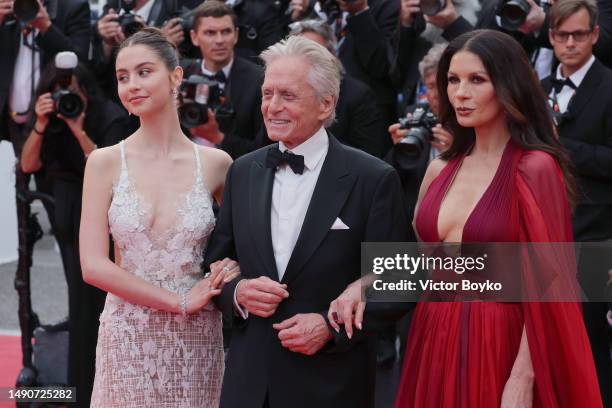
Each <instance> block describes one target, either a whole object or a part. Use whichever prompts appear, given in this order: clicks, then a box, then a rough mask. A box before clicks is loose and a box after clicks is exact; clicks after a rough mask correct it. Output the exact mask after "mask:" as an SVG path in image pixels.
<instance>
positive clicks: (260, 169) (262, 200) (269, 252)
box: [249, 145, 278, 280]
mask: <svg viewBox="0 0 612 408" xmlns="http://www.w3.org/2000/svg"><path fill="white" fill-rule="evenodd" d="M273 148H277V147H276V145H274V146H273ZM263 157H265V155H263ZM249 177H250V180H249V189H250V191H249V199H250V201H249V202H250V204H251V205H250V209H249V211H250V215H249V220H250V231H251V235H252V236H251V240H252V242H253V243H254V245H255V247H256V248H257V252H259V256H260V257H261V259H262V261H263V264H264V267H265V270H266V272H267V276H268V277H269V278H271V279H274V280H278V272H277V270H276V262H275V261H274V250H273V249H272V231H271V223H270V206H271V204H272V186H273V185H274V169H271V168H267V167H265V165H264V163H263V160H262V161H258V160H254V161H253V162H252V163H251V172H250V176H249Z"/></svg>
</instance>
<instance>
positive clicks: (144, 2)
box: [92, 0, 201, 131]
mask: <svg viewBox="0 0 612 408" xmlns="http://www.w3.org/2000/svg"><path fill="white" fill-rule="evenodd" d="M200 3H201V0H109V1H108V2H107V3H106V4H105V5H104V13H103V16H102V17H101V18H100V19H99V20H98V21H97V23H96V29H95V32H94V41H93V58H92V64H93V66H94V70H95V73H96V76H97V77H98V78H99V81H100V85H101V87H102V89H104V90H107V92H108V96H109V97H110V98H111V99H112V100H113V101H115V102H118V101H119V98H118V96H117V82H116V79H115V52H116V49H117V47H118V45H119V44H121V42H122V41H123V40H124V39H125V38H126V37H129V36H130V35H132V34H134V33H135V32H136V31H138V30H140V29H141V28H143V27H146V26H152V27H158V28H160V29H161V30H162V32H163V33H164V35H165V36H166V37H167V38H168V39H169V40H170V41H172V42H173V43H174V44H175V45H176V46H177V47H179V50H180V51H181V54H182V55H194V52H197V50H195V49H194V48H193V46H192V44H191V42H190V41H189V38H188V30H189V28H190V20H189V19H186V18H182V17H181V15H185V14H186V11H188V10H190V9H192V8H194V7H196V6H197V5H198V4H200ZM132 122H133V123H132V124H131V126H132V129H133V130H134V131H135V130H136V128H137V127H138V124H139V121H138V119H136V118H134V119H132Z"/></svg>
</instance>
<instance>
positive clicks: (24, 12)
mask: <svg viewBox="0 0 612 408" xmlns="http://www.w3.org/2000/svg"><path fill="white" fill-rule="evenodd" d="M39 10H40V6H39V5H38V2H37V1H36V0H15V3H13V14H15V17H17V19H19V20H20V21H21V22H23V23H26V24H27V23H29V22H30V21H32V20H34V19H35V18H36V15H37V14H38V11H39Z"/></svg>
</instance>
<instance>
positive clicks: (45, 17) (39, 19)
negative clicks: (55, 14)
mask: <svg viewBox="0 0 612 408" xmlns="http://www.w3.org/2000/svg"><path fill="white" fill-rule="evenodd" d="M37 1H38V6H39V9H38V14H37V15H36V18H35V19H34V20H32V22H31V23H30V25H31V26H32V27H34V28H38V31H40V32H41V33H43V34H44V33H46V32H47V30H48V29H49V27H51V19H50V18H49V13H47V9H46V8H45V6H44V5H43V3H42V0H37Z"/></svg>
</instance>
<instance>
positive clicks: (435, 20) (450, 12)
mask: <svg viewBox="0 0 612 408" xmlns="http://www.w3.org/2000/svg"><path fill="white" fill-rule="evenodd" d="M458 18H459V13H457V10H456V9H455V6H454V5H453V0H446V6H444V8H443V9H442V10H440V12H439V13H438V14H435V15H433V16H425V21H427V22H428V23H431V24H433V25H435V26H436V27H438V28H441V29H443V30H446V28H447V27H448V26H450V25H451V24H453V23H454V22H455V21H457V19H458Z"/></svg>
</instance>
